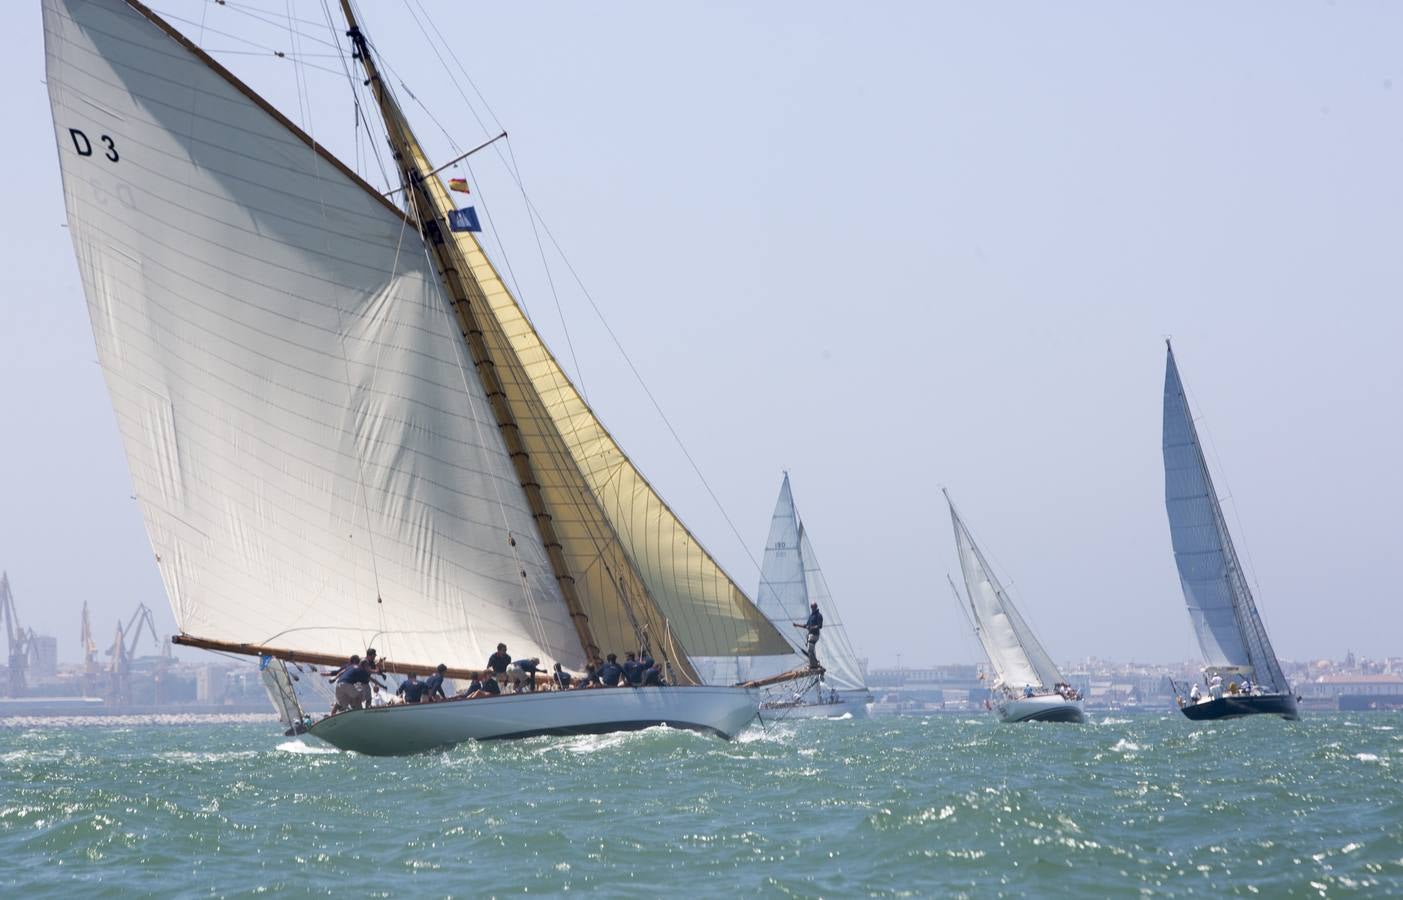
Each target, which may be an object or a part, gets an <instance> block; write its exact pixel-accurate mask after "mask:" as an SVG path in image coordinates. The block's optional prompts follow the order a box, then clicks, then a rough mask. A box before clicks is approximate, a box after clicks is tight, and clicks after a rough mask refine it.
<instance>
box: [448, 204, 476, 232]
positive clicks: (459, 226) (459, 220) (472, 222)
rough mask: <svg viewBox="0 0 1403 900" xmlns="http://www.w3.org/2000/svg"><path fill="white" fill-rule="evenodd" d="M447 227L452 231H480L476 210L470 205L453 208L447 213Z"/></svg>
mask: <svg viewBox="0 0 1403 900" xmlns="http://www.w3.org/2000/svg"><path fill="white" fill-rule="evenodd" d="M448 227H449V228H450V229H452V230H453V231H481V230H482V226H481V225H479V224H478V221H477V210H476V209H474V208H473V207H471V206H465V207H463V208H462V209H455V210H453V212H451V213H449V214H448Z"/></svg>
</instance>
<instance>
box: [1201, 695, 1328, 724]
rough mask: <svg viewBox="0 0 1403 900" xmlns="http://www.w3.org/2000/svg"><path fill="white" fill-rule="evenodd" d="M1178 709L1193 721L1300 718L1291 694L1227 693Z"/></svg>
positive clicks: (1294, 699)
mask: <svg viewBox="0 0 1403 900" xmlns="http://www.w3.org/2000/svg"><path fill="white" fill-rule="evenodd" d="M1179 709H1180V710H1181V711H1182V712H1183V713H1184V715H1185V716H1186V717H1188V718H1190V719H1192V720H1193V721H1195V722H1206V721H1209V720H1211V719H1239V718H1241V717H1243V716H1281V718H1283V719H1291V720H1295V719H1299V718H1300V716H1299V715H1298V714H1297V712H1296V698H1295V697H1294V696H1293V695H1291V694H1254V695H1253V696H1251V697H1234V696H1232V695H1227V696H1224V697H1219V698H1218V699H1216V700H1200V701H1199V702H1198V703H1188V704H1185V705H1184V706H1181V707H1179Z"/></svg>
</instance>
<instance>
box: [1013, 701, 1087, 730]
mask: <svg viewBox="0 0 1403 900" xmlns="http://www.w3.org/2000/svg"><path fill="white" fill-rule="evenodd" d="M994 708H995V710H996V711H997V712H998V714H999V720H1000V721H1002V722H1008V723H1013V722H1077V723H1080V722H1085V721H1086V714H1085V713H1083V712H1082V709H1081V704H1080V703H1078V702H1076V701H1074V700H1067V699H1066V698H1064V697H1062V696H1060V695H1058V694H1043V695H1041V696H1037V697H1017V698H1014V699H1012V700H1005V701H1003V702H1001V703H999V704H997V705H996V706H995V707H994Z"/></svg>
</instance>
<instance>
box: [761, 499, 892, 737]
mask: <svg viewBox="0 0 1403 900" xmlns="http://www.w3.org/2000/svg"><path fill="white" fill-rule="evenodd" d="M755 602H756V605H758V606H759V607H760V611H761V612H763V613H764V614H765V615H766V616H767V617H768V618H769V620H770V622H771V623H773V624H774V626H775V627H776V628H777V629H778V630H779V631H780V633H782V634H791V633H793V631H794V629H793V628H792V625H793V624H794V623H796V622H802V621H804V619H805V618H807V617H808V615H809V605H810V604H811V603H817V604H818V608H819V611H820V612H821V613H823V617H824V625H823V632H822V638H821V639H820V641H819V644H818V648H817V655H818V657H819V660H820V662H821V663H822V665H823V668H824V670H825V671H824V674H823V675H822V676H821V678H820V677H816V678H812V679H809V683H807V684H800V683H797V682H795V683H793V687H792V688H790V687H784V686H780V687H778V688H775V689H771V696H767V697H766V699H765V700H764V702H763V703H761V705H760V711H761V713H762V714H766V713H769V714H773V715H775V716H777V717H783V718H838V717H841V716H849V715H850V716H853V717H855V718H857V717H864V716H866V715H867V704H869V703H871V702H872V699H873V698H872V694H871V692H869V691H868V690H867V682H866V678H865V677H864V676H863V673H862V664H861V663H860V662H859V661H858V658H857V654H856V653H855V652H853V646H852V641H851V640H850V639H849V637H848V632H847V629H845V628H844V627H843V622H842V619H841V618H840V617H839V615H838V608H837V606H835V605H834V603H833V596H832V594H831V593H829V590H828V582H827V581H826V580H825V579H824V577H823V571H822V570H821V569H820V568H819V565H818V556H817V554H815V553H814V548H813V544H811V543H810V542H809V532H808V530H807V529H806V528H805V527H804V523H803V522H802V521H801V520H800V519H799V510H798V509H797V508H796V507H795V505H794V494H793V492H792V490H791V489H790V486H789V473H788V472H786V473H785V475H784V482H783V483H782V484H781V485H780V488H779V498H778V499H777V500H776V501H775V512H774V516H773V517H772V518H771V519H770V534H769V537H768V538H767V539H766V541H765V557H764V559H763V560H761V563H760V589H759V590H758V591H757V592H756V595H755ZM802 652H803V651H802V650H801V649H800V648H799V642H798V641H797V640H795V641H794V646H793V650H792V652H791V653H789V654H786V655H784V656H774V657H756V656H751V657H746V658H744V659H742V660H741V661H740V663H739V669H740V671H741V673H742V674H741V677H740V679H739V680H741V681H750V680H756V681H760V680H765V679H767V678H769V677H771V676H774V675H776V674H779V673H782V672H785V671H786V670H789V669H792V668H793V667H794V660H795V656H794V654H802Z"/></svg>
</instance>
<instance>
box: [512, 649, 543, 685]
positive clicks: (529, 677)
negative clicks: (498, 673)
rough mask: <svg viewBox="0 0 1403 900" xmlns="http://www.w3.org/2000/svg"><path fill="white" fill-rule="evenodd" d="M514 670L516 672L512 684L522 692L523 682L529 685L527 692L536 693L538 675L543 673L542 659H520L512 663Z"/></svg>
mask: <svg viewBox="0 0 1403 900" xmlns="http://www.w3.org/2000/svg"><path fill="white" fill-rule="evenodd" d="M512 668H513V669H515V670H516V671H515V672H514V673H513V677H512V684H513V685H514V686H515V687H516V689H517V690H518V691H520V690H521V684H522V681H523V680H524V681H525V683H526V685H527V690H531V691H534V690H535V689H536V673H538V672H540V671H541V660H540V657H536V656H533V657H531V658H530V659H518V660H516V661H515V662H513V663H512ZM518 673H519V674H518Z"/></svg>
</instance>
